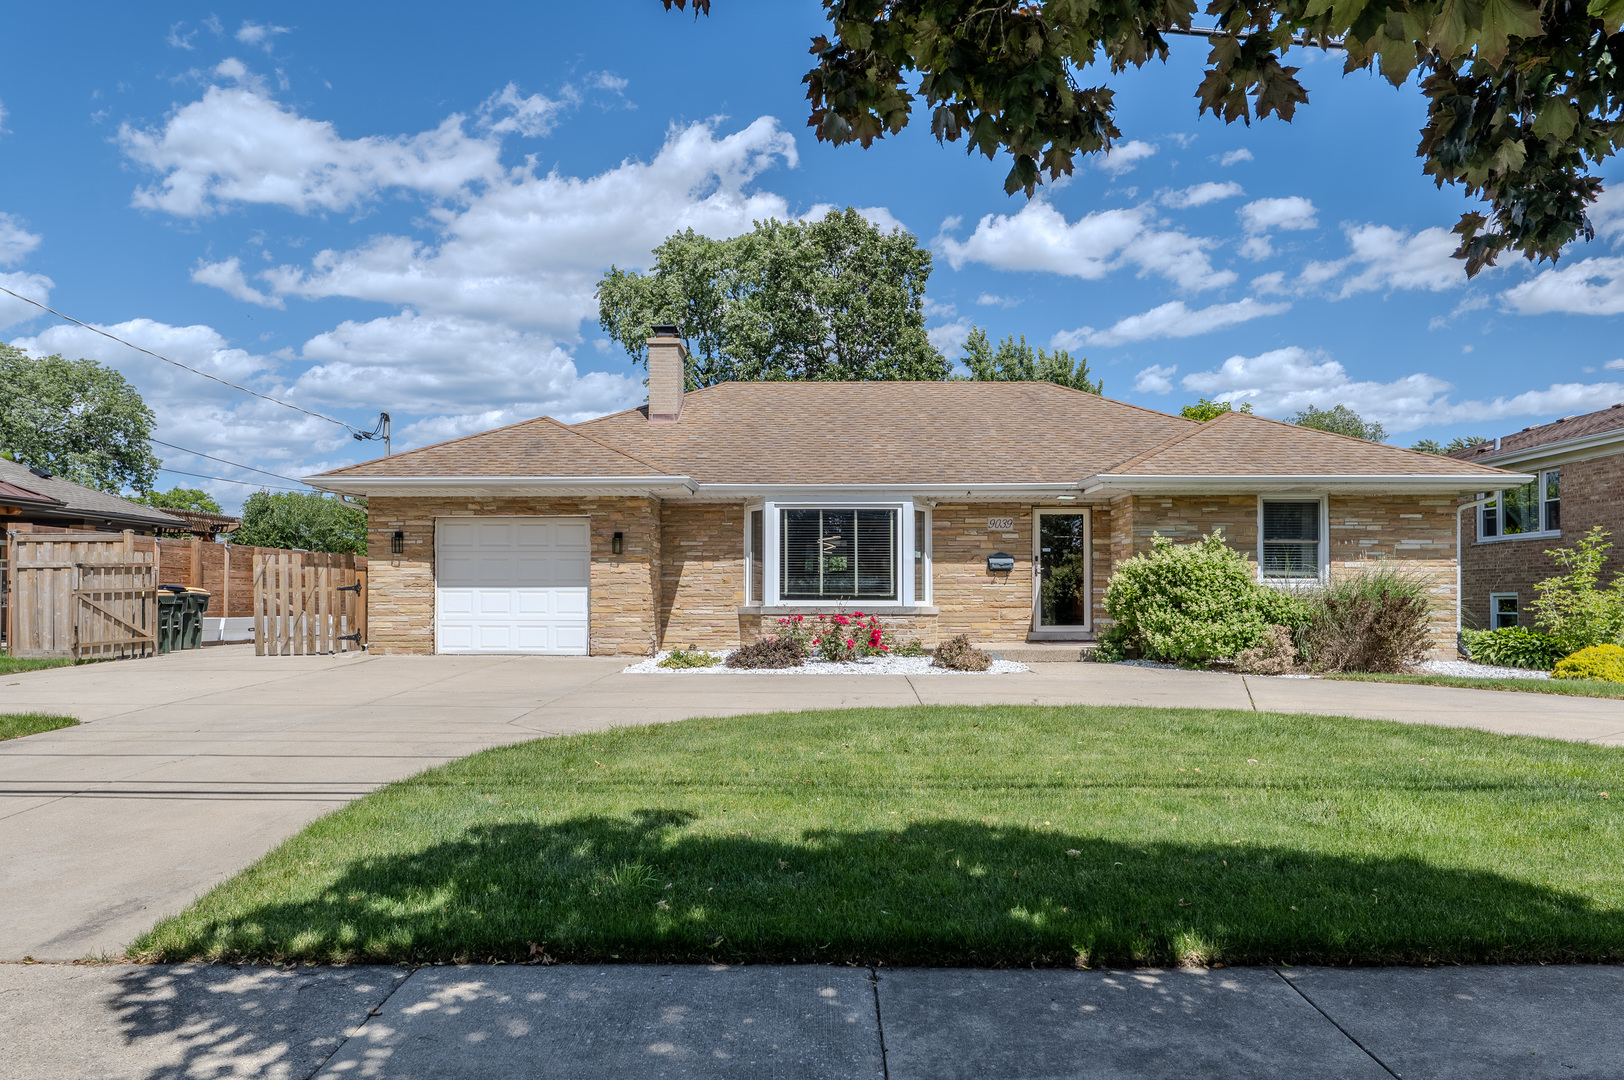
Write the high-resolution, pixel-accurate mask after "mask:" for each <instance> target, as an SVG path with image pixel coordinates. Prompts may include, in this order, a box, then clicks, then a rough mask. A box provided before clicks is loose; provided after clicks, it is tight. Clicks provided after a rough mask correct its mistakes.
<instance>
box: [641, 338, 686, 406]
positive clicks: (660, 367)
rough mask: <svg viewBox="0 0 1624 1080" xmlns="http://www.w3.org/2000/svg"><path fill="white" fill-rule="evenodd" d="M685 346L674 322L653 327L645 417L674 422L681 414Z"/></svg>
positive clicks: (649, 342) (684, 383) (649, 348)
mask: <svg viewBox="0 0 1624 1080" xmlns="http://www.w3.org/2000/svg"><path fill="white" fill-rule="evenodd" d="M687 360H688V350H687V349H685V348H683V345H682V335H681V334H679V333H678V332H677V328H676V327H675V326H670V325H665V326H656V327H655V328H654V336H653V337H651V338H649V339H648V420H649V423H651V424H674V423H676V422H677V419H678V418H679V417H680V416H681V415H682V392H683V388H684V386H685V385H686V382H687Z"/></svg>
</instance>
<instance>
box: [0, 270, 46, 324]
mask: <svg viewBox="0 0 1624 1080" xmlns="http://www.w3.org/2000/svg"><path fill="white" fill-rule="evenodd" d="M0 285H4V286H5V287H6V288H8V289H10V290H11V291H12V292H14V293H17V294H18V295H19V296H26V297H28V298H29V299H30V300H35V301H38V302H39V303H41V304H49V303H50V302H51V290H52V289H54V288H55V287H56V282H54V281H52V280H51V279H50V278H48V277H46V276H45V275H44V274H0ZM40 314H41V312H40V310H39V308H37V307H35V306H34V305H33V304H25V303H23V302H22V301H21V300H18V299H16V298H15V297H11V296H7V295H5V294H4V293H0V330H4V329H5V328H6V327H8V326H17V325H18V324H20V323H25V322H27V321H28V320H29V319H33V318H37V317H38V316H39V315H40Z"/></svg>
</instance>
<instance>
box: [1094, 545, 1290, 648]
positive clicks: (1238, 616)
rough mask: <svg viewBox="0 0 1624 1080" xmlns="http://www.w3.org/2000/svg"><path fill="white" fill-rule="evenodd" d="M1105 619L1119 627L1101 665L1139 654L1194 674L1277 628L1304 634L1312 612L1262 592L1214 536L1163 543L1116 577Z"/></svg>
mask: <svg viewBox="0 0 1624 1080" xmlns="http://www.w3.org/2000/svg"><path fill="white" fill-rule="evenodd" d="M1105 613H1106V615H1107V616H1109V617H1110V618H1111V619H1113V620H1114V621H1115V625H1114V626H1112V627H1111V628H1110V629H1109V630H1107V631H1106V632H1105V634H1104V635H1103V637H1102V639H1101V641H1100V648H1099V657H1100V659H1102V660H1110V659H1121V658H1123V657H1124V656H1129V655H1134V654H1137V655H1139V656H1142V657H1145V658H1146V659H1150V660H1165V661H1169V662H1172V663H1176V664H1183V665H1186V666H1191V667H1195V666H1201V665H1205V664H1207V663H1208V662H1210V661H1212V660H1218V659H1224V658H1228V657H1231V656H1234V655H1235V654H1237V653H1239V652H1240V651H1241V650H1243V649H1254V648H1257V647H1258V646H1260V645H1262V644H1263V641H1264V637H1265V635H1266V634H1267V633H1268V629H1269V627H1270V626H1287V627H1291V628H1293V629H1295V628H1296V627H1299V626H1302V625H1303V624H1304V623H1305V622H1306V621H1307V615H1308V610H1307V605H1306V604H1305V602H1304V601H1303V599H1302V598H1301V597H1300V596H1297V595H1296V594H1294V593H1291V592H1287V591H1284V590H1279V589H1271V588H1268V587H1266V586H1263V585H1259V584H1258V582H1257V570H1256V567H1254V566H1253V565H1252V563H1250V562H1248V561H1247V559H1246V557H1245V556H1243V555H1241V554H1240V553H1239V552H1236V551H1233V550H1231V549H1230V548H1228V547H1227V546H1225V544H1224V541H1223V536H1222V534H1220V533H1217V532H1213V533H1211V534H1210V535H1207V536H1204V537H1202V538H1201V539H1200V540H1198V541H1197V542H1195V543H1194V544H1174V543H1173V542H1172V541H1171V540H1169V539H1168V538H1167V537H1165V536H1158V537H1156V538H1155V540H1154V541H1153V542H1152V545H1151V549H1150V550H1149V551H1147V552H1145V553H1143V554H1141V555H1135V556H1134V557H1133V558H1131V559H1128V560H1126V561H1125V562H1123V563H1122V564H1121V565H1120V566H1118V567H1117V569H1116V572H1115V573H1113V574H1112V575H1111V583H1110V584H1109V585H1108V586H1106V589H1105Z"/></svg>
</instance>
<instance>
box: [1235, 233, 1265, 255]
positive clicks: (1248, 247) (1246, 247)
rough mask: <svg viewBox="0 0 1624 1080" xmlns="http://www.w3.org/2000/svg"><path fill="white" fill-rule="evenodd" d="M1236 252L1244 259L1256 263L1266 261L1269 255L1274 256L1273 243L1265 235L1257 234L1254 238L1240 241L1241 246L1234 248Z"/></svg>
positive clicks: (1249, 237) (1250, 237)
mask: <svg viewBox="0 0 1624 1080" xmlns="http://www.w3.org/2000/svg"><path fill="white" fill-rule="evenodd" d="M1236 250H1237V251H1239V252H1240V253H1241V255H1243V256H1244V257H1246V258H1248V259H1252V260H1253V261H1257V260H1259V259H1267V258H1268V257H1269V256H1270V255H1273V254H1274V243H1273V241H1271V240H1270V239H1269V237H1268V234H1267V233H1258V234H1257V235H1255V236H1248V237H1247V238H1246V239H1245V240H1243V241H1241V246H1240V247H1238V248H1236Z"/></svg>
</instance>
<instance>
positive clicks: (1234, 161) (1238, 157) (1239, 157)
mask: <svg viewBox="0 0 1624 1080" xmlns="http://www.w3.org/2000/svg"><path fill="white" fill-rule="evenodd" d="M1251 160H1252V151H1250V150H1248V149H1246V147H1244V146H1243V147H1241V148H1240V149H1239V150H1229V151H1226V152H1225V153H1224V155H1223V156H1222V157H1220V158H1219V159H1218V164H1220V165H1222V166H1224V167H1225V168H1228V167H1229V166H1231V165H1239V164H1240V163H1241V162H1243V161H1251Z"/></svg>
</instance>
